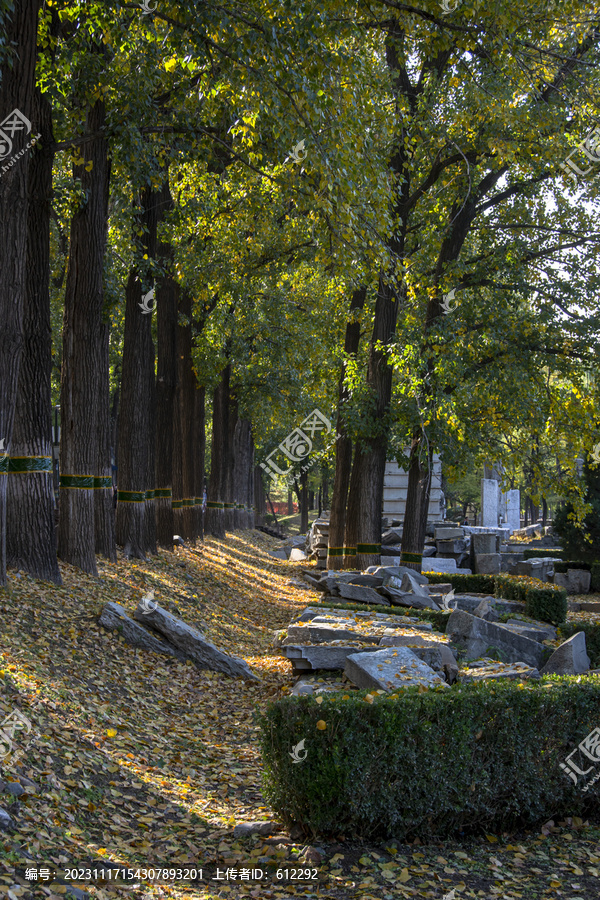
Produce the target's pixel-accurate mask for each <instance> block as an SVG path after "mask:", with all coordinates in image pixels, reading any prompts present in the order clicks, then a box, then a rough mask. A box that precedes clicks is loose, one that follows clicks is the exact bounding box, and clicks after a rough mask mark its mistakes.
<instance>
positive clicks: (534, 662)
mask: <svg viewBox="0 0 600 900" xmlns="http://www.w3.org/2000/svg"><path fill="white" fill-rule="evenodd" d="M446 633H447V634H448V636H449V637H450V639H451V640H452V641H455V642H460V644H464V645H465V651H466V658H467V659H477V658H478V657H480V656H483V654H484V653H486V651H488V648H490V647H495V648H496V649H497V650H499V651H500V653H501V654H502V655H503V656H505V659H504V660H502V661H503V662H524V663H526V664H527V665H530V666H533V667H534V668H539V666H540V665H541V661H542V657H543V653H544V648H543V647H542V645H541V644H540V643H538V641H534V640H531V639H530V638H527V637H523V636H522V635H520V634H516V633H515V632H514V631H513V630H511V629H509V628H505V627H504V626H503V625H499V624H497V623H495V622H487V621H486V620H485V619H479V618H477V617H476V616H472V615H471V614H470V613H467V612H464V611H463V610H455V612H453V613H451V614H450V618H449V619H448V625H447V627H446ZM487 655H489V652H488V654H487Z"/></svg>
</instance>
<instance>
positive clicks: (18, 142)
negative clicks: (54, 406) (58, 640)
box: [0, 0, 40, 585]
mask: <svg viewBox="0 0 600 900" xmlns="http://www.w3.org/2000/svg"><path fill="white" fill-rule="evenodd" d="M39 7H40V2H39V0H15V3H14V6H13V8H12V9H9V10H7V11H6V12H4V13H3V14H2V16H0V32H2V35H3V43H4V45H5V46H6V47H10V48H11V49H12V52H8V53H7V57H8V58H7V60H6V61H5V62H4V64H3V66H2V68H1V70H0V115H1V116H2V122H3V123H4V121H5V119H7V118H9V116H10V114H11V113H12V111H13V110H19V111H20V113H22V114H23V116H24V117H25V118H26V119H28V120H30V121H31V119H32V118H33V109H34V96H35V63H36V40H37V17H38V10H39ZM19 124H23V125H24V123H22V122H20V120H19V119H18V118H17V120H16V121H15V122H14V128H17V130H16V131H13V124H12V123H7V125H6V127H5V126H4V125H3V127H2V132H3V135H4V136H3V137H2V138H1V139H0V155H1V157H2V158H1V160H0V221H1V222H2V228H1V229H0V442H3V444H0V445H1V446H2V447H3V449H4V450H9V449H10V446H11V440H12V432H13V421H14V414H15V404H16V399H17V385H18V378H19V366H20V363H21V354H22V352H23V298H24V293H25V254H26V241H27V210H28V196H27V178H28V169H29V156H30V154H29V152H28V151H27V150H26V149H25V147H26V145H27V143H28V142H29V140H30V139H31V138H30V137H29V136H27V135H26V134H25V132H26V130H27V129H26V126H25V125H24V127H23V129H22V130H19V129H18V126H19ZM17 156H18V158H15V157H17ZM1 452H2V451H0V453H1ZM7 459H8V457H6V456H5V458H4V460H1V461H0V585H2V584H6V489H7V483H6V482H7V473H6V468H7V466H8V462H7Z"/></svg>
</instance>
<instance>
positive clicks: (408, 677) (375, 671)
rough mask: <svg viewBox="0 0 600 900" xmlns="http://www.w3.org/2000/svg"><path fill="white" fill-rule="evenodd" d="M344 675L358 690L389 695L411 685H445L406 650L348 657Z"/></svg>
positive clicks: (424, 664)
mask: <svg viewBox="0 0 600 900" xmlns="http://www.w3.org/2000/svg"><path fill="white" fill-rule="evenodd" d="M344 674H345V675H346V676H347V677H348V678H349V679H350V681H352V682H353V683H354V684H355V685H356V686H357V687H359V688H377V689H380V690H384V691H393V690H397V689H399V688H405V687H411V686H412V685H417V684H418V685H424V686H426V687H436V686H438V685H443V686H444V687H447V686H448V685H447V684H446V682H445V681H444V679H443V678H440V676H439V675H436V673H435V672H434V671H433V669H432V668H431V667H430V666H428V665H427V664H426V663H424V662H423V661H422V660H420V659H419V658H418V657H417V656H415V654H414V653H413V652H412V650H409V649H408V647H389V648H386V649H385V650H377V651H375V652H374V653H360V654H353V655H350V656H348V659H347V660H346V666H345V668H344Z"/></svg>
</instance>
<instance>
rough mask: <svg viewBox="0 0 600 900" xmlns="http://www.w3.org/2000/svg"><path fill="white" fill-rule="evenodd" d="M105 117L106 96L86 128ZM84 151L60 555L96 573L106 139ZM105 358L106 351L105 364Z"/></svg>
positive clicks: (67, 348)
mask: <svg viewBox="0 0 600 900" xmlns="http://www.w3.org/2000/svg"><path fill="white" fill-rule="evenodd" d="M104 122H105V107H104V103H103V102H102V101H101V100H98V101H97V102H96V103H95V104H94V106H93V107H92V108H91V109H90V110H89V112H88V119H87V132H88V133H89V134H98V133H101V132H102V131H103V130H104ZM80 153H81V155H83V157H84V163H83V165H80V166H74V167H73V170H74V177H75V178H76V179H79V180H80V183H81V191H82V196H81V198H80V201H79V209H78V210H77V212H76V213H75V215H74V216H73V220H72V223H71V242H70V250H69V266H68V272H67V284H66V290H65V312H64V323H63V367H62V380H61V403H60V417H61V432H60V467H61V476H60V514H59V529H58V554H59V556H60V558H61V559H63V560H64V561H65V562H68V563H71V565H74V566H77V567H78V568H80V569H83V570H84V571H85V572H89V573H90V574H92V575H96V574H97V570H96V556H95V549H96V537H95V491H94V487H95V486H99V487H100V488H101V489H102V490H104V488H102V487H101V485H102V481H101V479H102V477H103V476H102V474H101V473H100V472H98V471H97V468H96V467H97V465H98V453H99V447H100V444H99V437H100V436H99V429H101V428H106V427H107V416H106V415H105V413H104V411H102V410H101V409H100V403H101V402H103V401H106V402H108V391H106V392H105V391H104V389H103V382H104V378H108V372H104V371H102V370H101V369H100V365H99V360H100V350H99V348H100V347H102V345H103V337H104V336H105V331H104V328H105V325H104V323H103V318H102V313H103V304H104V283H103V279H104V253H105V248H106V234H107V226H108V191H109V183H110V162H109V159H108V142H107V141H106V140H105V139H104V138H103V137H96V138H94V139H93V140H89V141H86V142H85V144H83V145H82V149H81V150H80ZM88 163H89V164H90V165H88ZM88 169H89V171H88ZM107 362H108V360H107V358H104V357H103V364H104V363H106V364H107Z"/></svg>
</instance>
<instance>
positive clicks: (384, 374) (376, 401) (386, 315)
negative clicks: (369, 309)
mask: <svg viewBox="0 0 600 900" xmlns="http://www.w3.org/2000/svg"><path fill="white" fill-rule="evenodd" d="M399 302H400V298H399V297H398V296H397V295H396V293H395V292H394V290H393V289H392V287H391V286H390V285H389V284H388V281H387V279H386V278H385V277H384V276H383V274H382V275H381V276H380V278H379V290H378V292H377V301H376V303H375V320H374V322H373V334H372V336H371V344H370V350H369V365H368V369H367V384H368V386H369V388H370V393H371V397H372V411H371V418H370V427H369V436H368V438H367V439H366V440H363V441H362V442H361V443H359V444H358V445H357V447H356V451H355V454H354V464H353V469H352V475H351V478H350V493H351V496H350V500H349V503H348V512H347V525H346V542H345V543H346V547H347V548H349V550H351V549H353V548H354V547H356V557H355V560H356V567H357V568H360V569H365V568H367V566H372V565H378V564H379V562H380V559H381V510H382V506H383V477H384V474H385V462H386V456H387V445H388V433H389V405H390V400H391V395H392V368H391V366H390V365H389V363H388V361H387V352H386V350H385V349H380V346H382V348H385V347H386V345H389V344H390V342H391V341H392V340H393V337H394V331H395V328H396V318H397V315H398V304H399ZM355 469H356V473H355ZM353 494H354V496H352V495H353ZM354 541H355V542H356V543H354ZM352 560H353V558H352V556H351V555H348V563H347V564H348V566H349V567H350V566H352ZM352 567H353V566H352Z"/></svg>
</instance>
